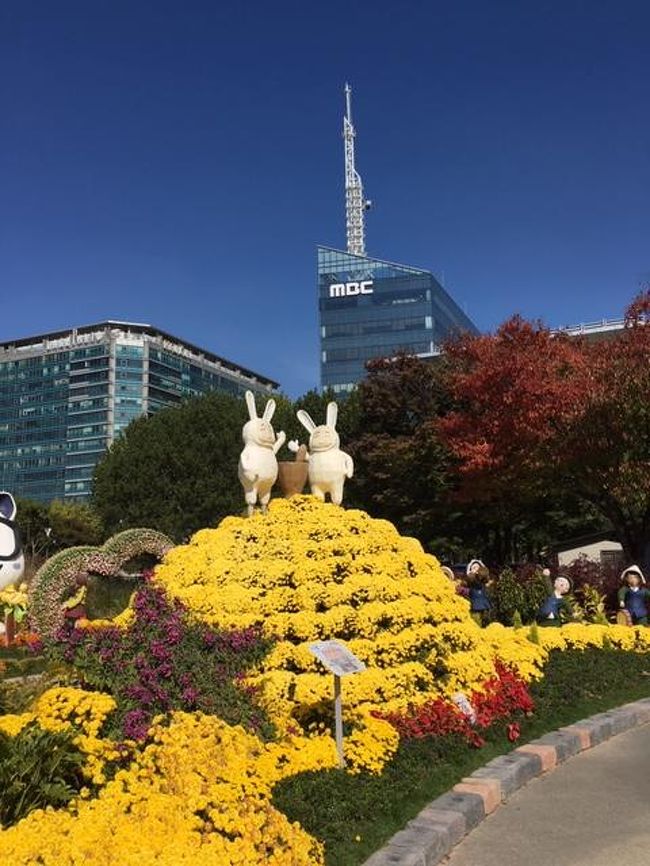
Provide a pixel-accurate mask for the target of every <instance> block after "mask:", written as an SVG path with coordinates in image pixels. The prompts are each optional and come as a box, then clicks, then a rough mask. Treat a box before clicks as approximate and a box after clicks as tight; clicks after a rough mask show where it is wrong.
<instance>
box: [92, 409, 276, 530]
mask: <svg viewBox="0 0 650 866" xmlns="http://www.w3.org/2000/svg"><path fill="white" fill-rule="evenodd" d="M260 411H261V403H260ZM247 420H248V415H247V412H246V408H245V404H244V401H243V400H240V399H236V398H235V397H231V396H229V395H226V394H220V393H211V394H206V395H204V396H201V397H195V398H192V399H190V400H187V401H186V402H184V403H182V404H180V405H179V406H174V407H172V408H169V409H163V410H161V411H160V412H158V413H156V414H155V415H153V416H152V417H150V418H144V417H143V418H138V419H136V420H135V421H133V422H132V423H131V424H130V425H129V426H128V427H127V429H126V430H125V431H124V433H123V435H122V436H121V437H120V438H119V439H117V440H116V441H115V442H114V443H113V445H112V446H111V448H110V449H109V451H108V452H107V454H106V455H105V457H104V458H103V459H102V460H101V461H100V463H99V464H98V466H97V468H96V470H95V477H94V484H93V497H92V501H93V505H94V507H95V508H96V509H97V511H98V513H99V514H100V516H101V518H102V520H103V521H104V525H105V527H106V530H107V532H108V533H109V534H112V533H114V532H116V531H119V530H120V529H126V528H127V527H130V526H148V527H152V528H154V529H158V530H160V531H161V532H164V533H166V534H167V535H169V536H171V537H172V538H174V539H175V540H177V541H182V540H183V539H185V538H187V537H188V536H189V535H190V534H191V533H192V532H195V531H196V530H197V529H200V528H201V527H203V526H214V525H215V524H216V523H217V522H218V521H219V520H221V519H222V518H223V517H225V516H226V515H228V514H236V513H239V512H240V511H241V510H242V507H243V498H242V493H241V487H240V484H239V480H238V478H237V464H238V460H239V454H240V452H241V449H242V438H241V431H242V426H243V424H244V423H245V422H246V421H247ZM274 421H275V419H274ZM276 429H277V427H276Z"/></svg>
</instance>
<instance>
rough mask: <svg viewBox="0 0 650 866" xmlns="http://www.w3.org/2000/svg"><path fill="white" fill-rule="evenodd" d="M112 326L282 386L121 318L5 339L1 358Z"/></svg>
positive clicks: (277, 384)
mask: <svg viewBox="0 0 650 866" xmlns="http://www.w3.org/2000/svg"><path fill="white" fill-rule="evenodd" d="M111 329H120V330H124V331H127V332H130V333H132V334H147V335H148V336H150V337H158V338H160V339H162V340H167V341H169V342H171V343H174V344H175V345H177V346H181V347H182V348H183V349H185V350H186V351H187V352H188V353H189V354H191V355H193V356H196V357H200V358H205V359H206V360H207V361H210V362H212V363H213V364H218V365H219V366H221V367H223V368H224V369H225V370H229V371H230V372H232V373H237V374H239V375H242V376H245V377H247V378H250V379H256V380H257V381H258V382H260V383H261V384H262V385H265V386H267V387H268V388H271V389H273V390H275V389H277V388H278V387H279V383H278V382H276V381H274V380H273V379H269V378H268V377H267V376H262V375H261V374H260V373H256V372H255V371H254V370H249V369H247V368H246V367H242V366H241V365H240V364H235V363H234V362H233V361H228V360H227V359H226V358H222V357H221V356H220V355H215V354H214V352H210V351H208V350H207V349H202V348H200V347H199V346H195V345H194V344H193V343H189V342H187V341H186V340H182V339H180V338H179V337H176V336H174V335H173V334H169V333H167V332H166V331H161V330H160V328H156V327H154V326H153V325H146V324H142V323H139V322H121V321H119V320H117V319H107V320H106V321H104V322H97V323H96V324H93V325H81V326H80V327H78V328H66V329H65V330H62V331H50V332H48V333H46V334H37V335H35V336H33V337H21V338H20V339H16V340H3V341H2V342H0V357H1V353H3V352H10V351H15V350H21V349H22V350H24V351H29V350H30V349H39V348H52V349H54V348H56V341H58V340H67V339H71V340H72V341H73V342H74V341H75V340H76V339H77V338H79V337H81V338H82V339H81V340H80V342H83V336H84V335H85V334H94V333H96V332H98V331H107V330H111ZM48 344H54V345H48Z"/></svg>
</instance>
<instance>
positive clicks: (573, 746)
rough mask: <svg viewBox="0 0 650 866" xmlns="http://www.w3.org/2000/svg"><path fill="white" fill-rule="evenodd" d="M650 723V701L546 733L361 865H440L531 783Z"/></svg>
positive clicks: (488, 767) (485, 770) (467, 782)
mask: <svg viewBox="0 0 650 866" xmlns="http://www.w3.org/2000/svg"><path fill="white" fill-rule="evenodd" d="M648 722H650V698H642V699H641V700H639V701H635V702H634V703H630V704H624V705H623V706H622V707H618V708H617V709H615V710H608V711H607V712H604V713H598V714H597V715H595V716H591V717H590V718H588V719H582V720H581V721H579V722H574V723H573V724H572V725H567V726H566V727H564V728H560V729H559V730H558V731H554V732H553V733H550V734H545V735H544V736H543V737H539V739H537V740H532V741H531V742H530V743H526V744H525V745H524V746H520V747H519V748H518V749H515V750H514V751H512V752H509V753H508V754H507V755H500V756H499V757H497V758H493V759H492V760H491V761H489V762H488V763H487V764H485V766H483V767H480V768H479V769H478V770H476V771H475V772H473V773H472V775H471V776H468V777H467V778H465V779H463V780H462V782H460V783H459V784H458V785H456V786H455V787H454V788H452V790H451V791H448V792H447V793H446V794H442V796H440V797H438V798H436V799H435V800H432V802H431V803H429V804H428V805H427V806H425V807H424V809H422V811H421V812H420V813H419V814H418V815H417V816H416V817H415V818H413V820H411V821H409V822H408V824H407V825H406V827H405V828H404V829H403V830H400V831H399V832H398V833H396V834H395V835H394V836H393V837H392V838H391V839H389V841H388V842H387V843H386V845H384V847H383V848H380V849H379V851H376V852H375V853H374V854H373V855H372V856H371V857H369V858H368V859H367V860H366V861H365V863H364V864H363V866H436V864H438V863H440V862H441V860H443V859H444V858H445V857H446V856H447V855H448V854H449V853H450V852H451V850H452V849H453V848H454V846H455V845H457V844H458V843H459V842H460V841H461V839H462V838H463V836H465V834H466V833H469V832H470V831H471V830H473V829H474V828H475V827H477V826H478V825H479V824H480V823H481V821H483V820H484V819H485V817H486V816H487V815H488V814H489V813H490V812H492V811H493V810H494V809H495V808H497V807H498V805H499V801H500V802H506V801H507V799H508V798H509V797H510V796H511V795H512V794H513V793H514V792H515V791H517V790H519V788H523V787H524V785H526V784H527V783H528V782H529V781H530V780H531V779H534V778H535V777H536V776H540V775H542V773H543V772H545V771H547V770H548V771H551V770H552V769H554V768H555V767H556V766H557V765H558V764H560V763H562V762H564V761H566V760H568V758H570V757H572V756H573V755H577V754H579V753H580V752H581V751H584V750H585V749H587V748H592V747H593V746H597V745H599V744H600V743H603V742H605V740H609V739H610V738H611V737H614V736H616V735H617V734H622V733H624V732H625V731H629V730H631V729H632V728H635V727H638V726H640V725H644V724H647V723H648Z"/></svg>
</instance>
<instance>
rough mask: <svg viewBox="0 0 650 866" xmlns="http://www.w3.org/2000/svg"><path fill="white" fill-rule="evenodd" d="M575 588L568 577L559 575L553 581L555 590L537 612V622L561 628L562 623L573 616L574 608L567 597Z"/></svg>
mask: <svg viewBox="0 0 650 866" xmlns="http://www.w3.org/2000/svg"><path fill="white" fill-rule="evenodd" d="M572 589H573V585H572V583H571V581H570V580H569V578H568V577H564V576H563V575H559V576H558V577H556V578H555V581H554V582H553V592H552V593H551V595H549V597H548V598H547V599H546V601H545V602H544V604H543V605H542V606H541V607H540V609H539V611H538V612H537V622H538V623H539V625H543V626H555V627H556V628H559V627H560V626H561V625H562V623H564V622H566V621H567V620H569V619H571V618H572V617H573V609H572V607H571V605H570V603H569V600H568V599H567V598H565V596H566V595H568V593H569V592H571V590H572Z"/></svg>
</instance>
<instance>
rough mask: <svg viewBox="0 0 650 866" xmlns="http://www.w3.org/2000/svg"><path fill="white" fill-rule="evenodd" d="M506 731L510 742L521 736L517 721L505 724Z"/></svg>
mask: <svg viewBox="0 0 650 866" xmlns="http://www.w3.org/2000/svg"><path fill="white" fill-rule="evenodd" d="M506 733H507V735H508V739H509V740H510V742H511V743H514V742H516V741H517V740H518V739H519V737H520V736H521V728H520V727H519V724H518V723H517V722H510V724H509V725H506Z"/></svg>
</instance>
